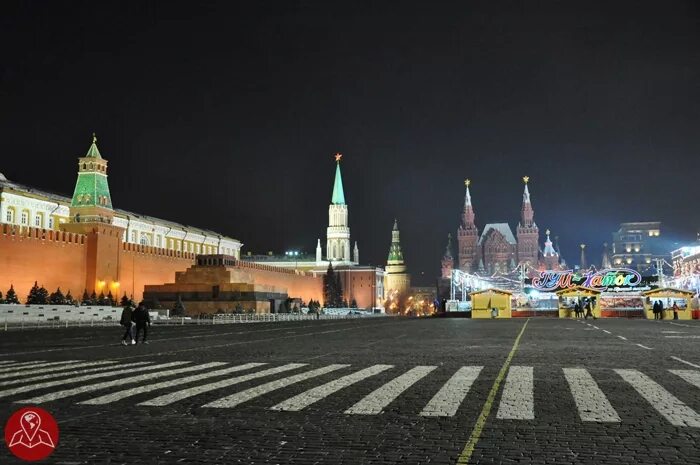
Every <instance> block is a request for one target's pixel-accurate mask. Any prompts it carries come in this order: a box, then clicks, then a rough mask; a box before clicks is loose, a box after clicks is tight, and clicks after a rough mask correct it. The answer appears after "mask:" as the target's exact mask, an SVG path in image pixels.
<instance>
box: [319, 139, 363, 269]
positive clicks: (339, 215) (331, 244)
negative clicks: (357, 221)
mask: <svg viewBox="0 0 700 465" xmlns="http://www.w3.org/2000/svg"><path fill="white" fill-rule="evenodd" d="M342 157H343V155H342V154H340V153H336V154H335V163H336V165H335V181H334V183H333V195H332V197H331V204H330V206H329V207H328V228H327V229H326V260H329V261H333V262H345V263H352V259H351V256H350V227H349V226H348V206H347V204H346V203H345V193H344V191H343V178H342V176H341V174H340V160H341V158H342ZM358 255H359V253H358Z"/></svg>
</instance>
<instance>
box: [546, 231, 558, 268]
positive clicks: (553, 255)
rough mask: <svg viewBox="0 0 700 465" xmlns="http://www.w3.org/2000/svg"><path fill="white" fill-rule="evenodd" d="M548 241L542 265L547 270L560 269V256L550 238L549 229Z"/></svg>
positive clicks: (547, 232)
mask: <svg viewBox="0 0 700 465" xmlns="http://www.w3.org/2000/svg"><path fill="white" fill-rule="evenodd" d="M545 234H547V240H546V241H544V250H543V251H542V265H543V268H544V269H545V270H558V269H559V254H558V253H557V251H556V250H555V249H554V244H553V243H552V239H550V238H549V229H548V230H547V231H546V232H545Z"/></svg>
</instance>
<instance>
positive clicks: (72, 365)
mask: <svg viewBox="0 0 700 465" xmlns="http://www.w3.org/2000/svg"><path fill="white" fill-rule="evenodd" d="M115 363H117V362H115V361H114V360H101V361H98V362H75V363H70V364H66V365H63V366H60V367H49V368H38V369H35V370H29V371H24V372H22V373H12V374H10V375H8V376H4V377H3V379H11V378H19V377H22V376H28V375H35V374H37V373H41V374H47V373H53V372H55V371H63V370H70V369H71V368H77V367H85V368H87V367H91V366H98V365H109V364H115ZM32 368H34V367H32ZM0 386H2V383H0Z"/></svg>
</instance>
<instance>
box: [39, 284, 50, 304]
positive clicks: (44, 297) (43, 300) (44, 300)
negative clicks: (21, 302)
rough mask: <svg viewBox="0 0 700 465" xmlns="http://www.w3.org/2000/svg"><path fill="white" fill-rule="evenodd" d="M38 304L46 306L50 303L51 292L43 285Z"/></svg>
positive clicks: (40, 289)
mask: <svg viewBox="0 0 700 465" xmlns="http://www.w3.org/2000/svg"><path fill="white" fill-rule="evenodd" d="M37 298H38V302H37V303H38V304H40V305H46V304H48V303H49V291H47V290H46V288H45V287H44V286H43V285H42V286H41V287H40V288H39V291H38V293H37Z"/></svg>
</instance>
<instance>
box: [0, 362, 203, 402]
mask: <svg viewBox="0 0 700 465" xmlns="http://www.w3.org/2000/svg"><path fill="white" fill-rule="evenodd" d="M186 363H190V362H171V363H164V364H162V365H148V366H143V367H137V368H133V366H130V367H128V368H127V369H124V370H112V371H107V372H105V373H96V374H93V375H85V376H77V377H74V378H67V379H59V380H56V381H49V382H46V383H39V384H31V385H29V386H20V387H16V388H12V389H5V390H3V391H0V397H8V396H12V395H14V394H24V393H25V392H29V391H36V390H38V389H43V388H50V387H54V386H60V385H62V384H73V383H80V382H83V381H89V380H91V379H98V378H109V377H110V376H119V375H127V376H131V375H133V374H134V373H135V372H137V371H147V370H159V369H161V368H168V367H172V366H177V365H184V364H186ZM122 366H124V365H122Z"/></svg>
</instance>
